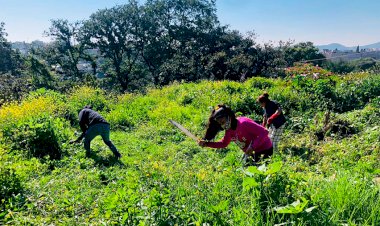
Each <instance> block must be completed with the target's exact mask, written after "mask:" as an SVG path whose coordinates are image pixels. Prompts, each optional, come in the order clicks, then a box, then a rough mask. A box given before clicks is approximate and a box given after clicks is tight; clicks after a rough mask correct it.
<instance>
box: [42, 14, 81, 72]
mask: <svg viewBox="0 0 380 226" xmlns="http://www.w3.org/2000/svg"><path fill="white" fill-rule="evenodd" d="M80 27H81V23H80V22H74V23H70V22H69V21H68V20H63V19H58V20H51V26H50V28H49V30H48V31H46V32H45V34H46V35H47V36H49V37H52V38H53V43H52V44H50V45H49V46H48V47H47V48H46V49H45V54H46V55H45V56H44V58H45V59H47V61H48V62H49V64H50V65H59V66H60V67H61V69H62V70H63V73H64V74H65V75H66V76H68V77H73V78H82V76H83V73H81V72H80V71H79V70H78V67H77V65H78V63H79V62H80V60H81V59H82V58H84V57H83V55H84V49H83V45H81V44H80V43H79V41H78V34H79V29H80Z"/></svg>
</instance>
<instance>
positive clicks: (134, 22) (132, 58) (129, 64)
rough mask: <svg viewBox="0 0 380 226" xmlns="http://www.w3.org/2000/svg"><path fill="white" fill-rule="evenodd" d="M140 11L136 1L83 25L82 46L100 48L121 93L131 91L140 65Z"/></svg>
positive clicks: (105, 11) (98, 14)
mask: <svg viewBox="0 0 380 226" xmlns="http://www.w3.org/2000/svg"><path fill="white" fill-rule="evenodd" d="M139 17H140V7H139V6H138V4H137V2H136V1H134V0H131V1H129V3H128V4H125V5H121V6H115V7H113V8H110V9H103V10H99V11H98V12H96V13H94V14H92V15H91V16H90V19H88V20H87V21H85V22H84V25H83V28H82V29H81V42H82V43H83V44H84V45H85V46H86V47H87V48H97V49H98V50H99V51H100V54H101V55H102V57H104V58H105V59H106V60H107V62H109V64H105V69H106V72H107V74H108V75H110V76H111V77H112V78H114V79H116V81H117V82H118V84H119V85H120V88H121V90H122V91H125V90H127V89H128V87H129V84H130V82H131V73H132V72H133V70H134V69H135V68H136V63H138V59H139V54H138V47H137V45H138V38H137V32H138V31H139V30H140V28H139Z"/></svg>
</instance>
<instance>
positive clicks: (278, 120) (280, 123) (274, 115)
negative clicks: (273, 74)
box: [257, 92, 286, 151]
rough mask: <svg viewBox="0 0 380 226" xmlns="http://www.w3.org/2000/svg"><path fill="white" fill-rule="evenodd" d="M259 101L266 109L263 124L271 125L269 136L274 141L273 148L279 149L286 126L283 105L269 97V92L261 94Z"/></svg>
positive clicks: (265, 125)
mask: <svg viewBox="0 0 380 226" xmlns="http://www.w3.org/2000/svg"><path fill="white" fill-rule="evenodd" d="M257 101H258V102H259V103H260V105H261V107H262V108H263V109H264V118H263V124H262V126H264V127H267V126H269V137H270V139H271V140H272V143H273V150H274V151H277V149H278V143H279V142H280V140H281V136H282V133H283V131H284V127H285V122H286V119H285V116H284V114H283V113H282V109H281V106H280V105H279V104H278V103H277V102H276V101H272V100H270V99H269V94H268V93H266V92H265V93H264V94H263V95H261V96H259V98H258V99H257Z"/></svg>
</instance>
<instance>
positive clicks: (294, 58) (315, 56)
mask: <svg viewBox="0 0 380 226" xmlns="http://www.w3.org/2000/svg"><path fill="white" fill-rule="evenodd" d="M284 53H285V60H286V62H287V66H293V65H294V63H297V62H306V61H307V62H311V63H313V64H319V65H321V63H322V62H323V60H324V59H325V56H324V55H323V54H322V53H320V52H319V49H318V48H317V47H315V46H314V45H313V43H312V42H300V43H297V44H295V45H293V46H288V47H287V48H285V50H284Z"/></svg>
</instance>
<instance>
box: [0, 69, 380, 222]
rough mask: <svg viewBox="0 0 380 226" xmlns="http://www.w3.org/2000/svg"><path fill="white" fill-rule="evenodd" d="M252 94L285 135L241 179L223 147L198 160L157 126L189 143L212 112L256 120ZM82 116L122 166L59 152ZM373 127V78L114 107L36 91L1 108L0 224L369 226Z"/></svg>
mask: <svg viewBox="0 0 380 226" xmlns="http://www.w3.org/2000/svg"><path fill="white" fill-rule="evenodd" d="M263 91H268V92H269V94H270V98H271V99H274V100H277V101H278V102H280V103H281V104H282V106H283V109H284V111H285V113H286V116H287V119H288V123H287V127H286V131H285V133H284V136H283V140H282V142H281V144H280V148H279V149H280V150H279V152H277V153H275V154H274V156H273V158H272V159H271V160H270V161H269V162H266V163H265V164H263V165H261V166H259V167H248V168H243V167H242V164H241V162H240V158H241V155H242V152H241V150H240V149H239V148H238V147H237V146H236V145H235V144H231V145H230V146H229V147H228V148H227V149H221V150H216V149H209V148H201V147H199V146H197V144H196V143H195V142H194V141H192V140H191V139H189V138H187V137H186V136H184V135H183V134H182V133H181V132H180V131H178V130H177V129H175V128H173V126H171V124H170V123H169V122H168V119H173V120H176V121H177V122H179V123H181V124H182V125H184V126H185V127H186V128H188V129H189V130H190V131H192V132H193V133H194V134H196V135H197V136H199V137H201V136H202V135H203V133H204V131H205V126H206V122H207V118H208V116H209V114H210V110H211V109H212V108H213V107H214V106H215V105H217V104H219V103H226V104H228V105H230V106H231V107H232V108H233V109H235V110H236V112H237V114H238V115H244V116H248V117H251V118H252V119H255V120H261V117H262V116H261V115H262V110H261V108H260V106H259V105H258V104H257V103H256V98H257V97H258V96H259V95H260V94H261V93H262V92H263ZM86 104H92V105H93V108H94V109H95V110H98V111H99V112H100V113H101V114H102V115H103V116H104V117H105V118H106V119H107V120H108V121H109V122H110V123H111V127H112V129H111V130H112V131H111V140H112V141H113V142H114V144H115V146H116V147H117V148H118V149H119V150H120V152H121V153H122V155H123V157H122V158H121V160H116V159H114V158H113V156H112V152H111V151H110V150H108V148H107V146H106V145H105V144H103V142H102V141H101V139H100V138H96V139H95V140H94V141H93V142H92V149H93V154H92V155H91V156H90V157H88V158H86V157H85V151H84V149H83V147H82V146H81V145H70V144H68V141H69V140H70V139H74V138H75V136H74V133H75V131H79V126H78V122H77V113H78V111H79V110H80V109H81V107H83V106H84V105H86ZM327 112H330V113H327ZM327 115H329V117H328V116H327ZM379 119H380V75H374V74H367V73H358V74H350V75H346V76H344V77H341V76H331V77H328V78H323V79H318V80H313V79H309V78H301V77H297V78H292V79H265V78H252V79H250V80H248V81H246V82H244V83H236V82H228V81H223V82H211V81H202V82H199V83H188V84H180V83H176V84H172V85H170V86H166V87H163V88H161V89H148V90H147V91H146V93H144V94H125V95H114V94H106V93H104V91H102V90H99V89H96V88H91V87H75V88H73V89H72V91H71V92H69V93H66V94H60V93H56V92H53V91H48V90H43V89H41V90H38V91H35V92H33V93H30V94H29V96H27V97H25V98H24V99H23V101H21V102H20V103H9V104H6V105H3V106H2V107H1V108H0V142H1V146H0V161H1V166H0V184H1V187H0V196H1V197H0V199H1V203H0V204H1V205H0V209H1V213H0V223H1V224H5V225H276V224H277V225H380V177H379V176H380V161H379V159H380V124H379ZM222 135H223V133H222V134H219V137H221V136H222Z"/></svg>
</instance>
